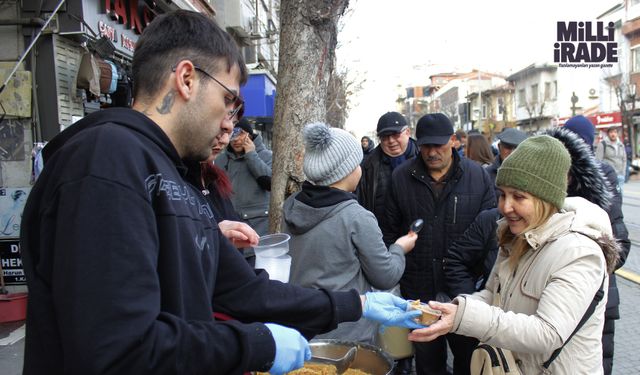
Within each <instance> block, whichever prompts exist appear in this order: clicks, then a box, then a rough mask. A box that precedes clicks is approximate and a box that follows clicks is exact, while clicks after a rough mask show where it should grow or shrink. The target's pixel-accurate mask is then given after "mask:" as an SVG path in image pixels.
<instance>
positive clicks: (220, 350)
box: [21, 108, 361, 375]
mask: <svg viewBox="0 0 640 375" xmlns="http://www.w3.org/2000/svg"><path fill="white" fill-rule="evenodd" d="M44 156H45V168H44V170H43V172H42V174H41V175H40V177H39V178H38V181H37V183H36V184H35V186H34V187H33V189H32V191H31V194H30V196H29V199H28V202H27V205H26V207H25V210H24V213H23V222H22V237H21V244H22V256H23V260H24V268H25V272H26V276H27V284H28V287H29V307H28V313H27V336H26V344H25V358H24V374H25V375H30V374H61V373H65V374H240V373H242V372H244V371H247V370H261V371H264V370H268V369H269V368H270V366H271V364H272V361H273V359H274V357H275V344H274V341H273V338H272V337H271V334H270V331H269V329H268V328H267V327H266V326H264V325H263V324H261V323H246V324H242V323H240V322H238V321H231V322H216V321H214V320H213V318H212V312H213V311H217V312H222V313H226V314H228V315H231V316H233V317H235V318H236V319H238V320H240V321H243V322H254V321H270V322H275V323H280V324H284V325H288V326H292V327H295V328H298V329H299V330H300V331H301V332H302V333H303V334H305V335H306V336H308V337H309V336H311V335H313V334H316V333H319V332H325V331H329V330H331V329H334V328H335V327H336V326H337V323H339V322H341V321H347V320H357V319H358V318H359V317H360V314H361V311H360V299H359V298H358V296H357V293H356V292H355V291H351V292H344V293H329V292H324V291H317V290H310V289H301V288H297V287H294V286H291V285H287V284H282V283H279V282H275V281H269V280H268V278H267V274H266V273H265V272H258V274H257V275H256V273H255V272H254V270H253V269H251V268H250V267H249V266H248V264H247V263H246V261H245V260H244V258H243V257H242V255H241V254H240V253H239V252H238V251H236V250H235V248H234V247H232V245H231V244H230V243H229V242H228V241H227V240H226V239H225V238H224V237H223V236H222V235H221V233H220V231H219V228H218V227H217V225H216V224H215V221H214V220H213V215H212V212H211V209H210V207H209V205H208V204H207V202H206V200H205V199H204V198H203V196H202V193H201V192H199V191H198V190H197V189H196V188H195V187H193V186H192V185H190V184H189V183H187V182H186V180H185V173H186V168H185V166H184V164H183V163H182V161H181V160H180V158H179V156H178V153H177V151H176V150H175V148H174V147H173V145H172V144H171V142H170V140H169V139H168V137H167V136H166V135H165V133H164V132H163V131H162V130H161V129H160V127H159V126H157V124H155V123H154V122H152V121H151V120H150V119H149V118H147V117H146V116H144V115H143V114H141V113H139V112H137V111H133V110H130V109H124V108H118V109H109V110H104V111H100V112H96V113H94V114H92V115H89V116H87V117H86V118H85V119H83V120H82V121H80V122H79V123H77V124H75V125H73V126H72V127H70V128H69V129H67V130H65V131H64V132H62V133H61V134H60V135H58V136H57V137H56V138H54V139H53V140H52V141H51V142H50V143H49V145H47V147H46V148H45V151H44Z"/></svg>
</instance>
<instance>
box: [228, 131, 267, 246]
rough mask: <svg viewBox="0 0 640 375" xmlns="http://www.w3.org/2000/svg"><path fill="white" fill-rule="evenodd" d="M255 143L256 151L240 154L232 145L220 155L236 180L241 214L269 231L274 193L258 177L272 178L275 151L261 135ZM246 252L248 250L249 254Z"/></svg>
mask: <svg viewBox="0 0 640 375" xmlns="http://www.w3.org/2000/svg"><path fill="white" fill-rule="evenodd" d="M253 143H254V144H255V146H256V149H255V151H251V152H248V153H246V154H243V155H239V156H237V155H236V154H234V153H233V151H232V150H231V149H230V148H227V150H225V152H224V153H221V154H220V156H218V158H217V159H216V165H217V166H219V167H221V168H224V170H225V171H226V172H227V174H228V175H229V178H230V179H231V183H232V184H233V195H232V196H231V202H232V203H233V207H234V208H235V210H236V212H237V213H238V215H239V216H240V217H241V218H242V220H244V221H245V222H246V223H247V224H249V225H250V226H251V227H252V228H253V229H254V230H255V231H256V232H258V234H259V235H261V236H262V235H265V234H267V233H268V231H269V199H270V197H271V193H270V192H269V191H268V190H265V189H263V188H262V187H260V185H259V184H258V178H260V177H263V178H264V177H268V178H269V179H270V178H271V151H270V150H267V148H266V147H265V146H264V143H263V142H262V136H261V135H258V136H257V137H256V138H255V139H254V140H253ZM245 255H246V254H245Z"/></svg>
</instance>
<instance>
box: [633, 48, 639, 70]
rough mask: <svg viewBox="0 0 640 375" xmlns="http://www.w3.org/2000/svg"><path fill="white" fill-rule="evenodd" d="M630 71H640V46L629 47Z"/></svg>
mask: <svg viewBox="0 0 640 375" xmlns="http://www.w3.org/2000/svg"><path fill="white" fill-rule="evenodd" d="M631 71H632V72H634V73H637V72H640V46H636V47H634V48H632V49H631Z"/></svg>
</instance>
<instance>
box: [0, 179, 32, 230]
mask: <svg viewBox="0 0 640 375" xmlns="http://www.w3.org/2000/svg"><path fill="white" fill-rule="evenodd" d="M29 191H31V188H28V187H26V188H1V189H0V237H4V238H7V237H20V221H21V220H22V210H23V209H24V204H25V203H26V202H27V196H28V195H29Z"/></svg>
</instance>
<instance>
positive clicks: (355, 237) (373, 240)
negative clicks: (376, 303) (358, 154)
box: [283, 188, 405, 343]
mask: <svg viewBox="0 0 640 375" xmlns="http://www.w3.org/2000/svg"><path fill="white" fill-rule="evenodd" d="M303 189H304V188H303ZM325 189H329V188H325ZM332 190H336V189H332ZM300 194H305V191H304V190H303V191H302V192H298V193H296V194H294V195H292V196H291V197H289V198H288V199H287V200H286V201H285V203H284V209H283V216H284V225H283V230H284V231H285V232H286V233H289V234H290V235H291V240H290V242H289V253H290V255H291V258H292V260H291V274H290V277H289V282H290V283H292V284H297V285H302V286H305V287H312V288H319V289H327V290H336V291H344V290H349V289H356V290H357V291H358V292H359V293H360V294H363V293H366V292H369V291H371V290H373V288H376V289H391V288H393V287H394V286H395V285H396V284H397V283H398V281H399V280H400V277H401V276H402V273H403V271H404V266H405V258H404V252H403V250H402V248H401V247H400V246H399V245H396V244H392V245H391V246H390V248H389V250H387V248H386V246H385V244H384V242H383V241H382V232H381V231H380V229H379V228H378V223H377V221H376V218H375V217H374V216H373V214H372V213H371V212H369V211H367V210H366V209H364V208H363V207H362V206H360V205H359V204H358V202H357V201H356V200H355V196H353V198H354V199H347V200H342V201H340V202H339V203H336V204H332V205H329V206H325V207H312V206H310V205H308V204H305V203H303V202H302V201H301V200H299V199H296V197H298V196H299V195H300ZM336 194H343V195H344V194H348V193H346V192H342V191H340V192H336ZM349 195H352V194H349ZM317 201H318V199H314V200H312V202H317ZM375 331H376V324H374V323H372V322H370V321H367V320H365V319H361V320H359V321H358V322H355V323H342V324H340V325H339V326H338V328H337V329H336V330H334V331H331V332H329V333H327V334H325V335H322V336H319V337H322V338H336V339H342V340H353V341H360V342H369V343H371V342H372V340H373V338H374V337H375Z"/></svg>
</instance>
